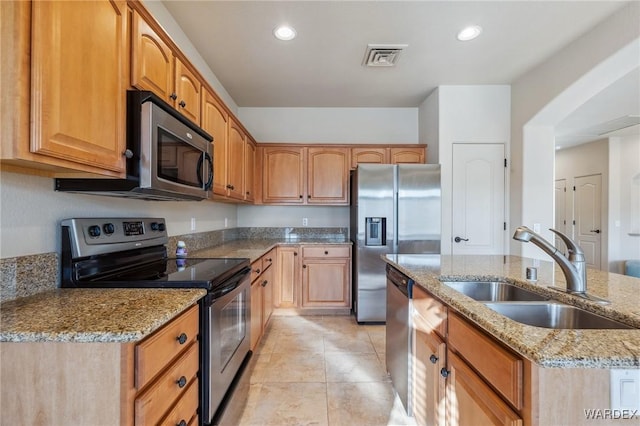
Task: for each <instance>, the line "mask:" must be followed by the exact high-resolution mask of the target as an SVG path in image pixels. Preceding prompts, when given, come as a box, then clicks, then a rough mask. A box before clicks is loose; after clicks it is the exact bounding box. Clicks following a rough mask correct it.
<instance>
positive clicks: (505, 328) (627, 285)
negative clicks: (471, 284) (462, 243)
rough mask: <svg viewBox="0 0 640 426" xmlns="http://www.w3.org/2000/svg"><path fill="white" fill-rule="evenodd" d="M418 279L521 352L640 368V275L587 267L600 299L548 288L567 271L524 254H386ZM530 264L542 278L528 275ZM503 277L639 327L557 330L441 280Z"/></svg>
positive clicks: (538, 358)
mask: <svg viewBox="0 0 640 426" xmlns="http://www.w3.org/2000/svg"><path fill="white" fill-rule="evenodd" d="M383 259H384V260H385V262H387V263H389V264H391V265H393V266H395V267H396V268H397V269H399V270H400V271H402V272H404V273H405V274H406V275H408V276H409V277H410V278H413V279H414V280H415V281H416V283H417V284H418V285H420V286H421V287H423V288H424V289H425V290H427V291H429V292H430V293H432V294H433V295H434V296H436V297H437V298H439V299H440V300H442V301H443V302H445V303H446V304H448V305H449V306H451V307H452V308H453V309H455V310H456V311H458V312H459V313H460V314H462V316H464V317H465V318H467V319H468V320H470V321H471V322H473V323H475V324H476V325H478V326H479V327H480V328H482V329H484V330H485V331H486V332H488V333H489V334H491V335H493V336H494V337H495V338H496V339H498V340H499V341H501V342H502V343H504V344H505V345H506V346H508V347H510V348H512V349H513V350H514V351H516V352H517V353H519V354H521V355H522V356H524V357H526V358H527V359H529V360H531V361H533V362H534V363H536V364H538V365H540V366H542V367H563V368H572V367H575V368H640V279H638V278H633V277H627V276H624V275H619V274H612V273H608V272H604V271H598V270H592V269H588V271H587V283H588V284H587V289H588V292H589V293H591V294H593V295H595V296H599V297H603V298H606V299H608V300H610V301H611V304H610V305H599V304H595V303H593V302H589V301H585V300H583V299H581V298H578V297H575V296H571V295H569V294H566V293H563V292H559V291H555V290H552V289H549V288H548V287H550V286H557V287H562V288H565V287H566V282H565V280H564V275H563V274H562V272H561V271H560V269H559V268H557V267H555V266H554V264H553V263H551V262H545V261H535V260H533V259H528V258H522V257H519V256H440V255H401V254H400V255H387V256H384V257H383ZM529 266H536V267H537V268H538V281H537V282H531V281H527V280H526V279H525V271H526V268H527V267H529ZM466 280H480V281H489V280H501V281H507V282H510V283H512V284H514V285H517V286H519V287H523V288H526V289H530V290H533V291H536V292H538V293H540V294H543V295H545V296H548V297H549V298H553V299H555V300H557V301H560V302H563V303H567V304H570V305H574V306H578V307H580V308H583V309H586V310H589V311H591V312H594V313H597V314H600V315H603V316H606V317H609V318H612V319H616V320H619V321H621V322H624V323H626V324H628V325H630V326H633V327H637V328H639V329H636V330H554V329H548V328H541V327H534V326H529V325H525V324H522V323H519V322H516V321H513V320H511V319H509V318H507V317H505V316H503V315H500V314H498V313H497V312H495V311H493V310H491V309H489V308H487V307H486V306H485V305H484V304H483V303H482V302H477V301H475V300H473V299H471V298H469V297H467V296H465V295H463V294H462V293H459V292H457V291H455V290H453V289H452V288H450V287H447V286H445V285H443V284H441V282H440V281H466Z"/></svg>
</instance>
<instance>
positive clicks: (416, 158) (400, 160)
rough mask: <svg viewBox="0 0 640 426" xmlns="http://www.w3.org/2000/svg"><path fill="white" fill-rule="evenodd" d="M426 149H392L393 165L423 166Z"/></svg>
mask: <svg viewBox="0 0 640 426" xmlns="http://www.w3.org/2000/svg"><path fill="white" fill-rule="evenodd" d="M425 149H426V148H425V147H416V148H391V158H390V160H391V164H423V163H424V162H425V160H426V154H425Z"/></svg>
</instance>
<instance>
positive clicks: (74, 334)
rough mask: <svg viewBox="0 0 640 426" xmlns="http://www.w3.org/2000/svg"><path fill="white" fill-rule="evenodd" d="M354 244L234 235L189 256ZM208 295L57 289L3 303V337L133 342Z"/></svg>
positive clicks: (189, 291)
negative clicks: (280, 246) (283, 247)
mask: <svg viewBox="0 0 640 426" xmlns="http://www.w3.org/2000/svg"><path fill="white" fill-rule="evenodd" d="M292 244H295V245H297V244H323V245H327V244H351V242H350V241H349V240H347V239H345V238H339V237H335V238H327V237H324V238H304V239H302V238H300V239H250V240H235V241H230V242H228V243H223V244H220V245H217V246H214V247H210V248H206V249H202V250H197V251H193V252H190V253H189V257H198V258H205V257H236V258H249V259H251V261H252V262H253V261H255V260H257V259H259V258H260V257H261V256H263V255H264V254H265V253H267V252H268V251H269V250H271V249H272V248H274V247H276V246H278V245H292ZM205 295H206V290H204V289H108V288H105V289H96V288H92V289H56V290H49V291H45V292H41V293H38V294H35V295H33V296H28V297H22V298H19V299H15V300H11V301H7V302H3V303H2V304H0V342H45V341H50V342H132V341H137V340H140V339H142V338H144V337H145V336H147V335H148V334H150V333H152V332H153V331H154V330H156V329H158V328H160V327H161V326H162V325H163V324H165V323H166V322H168V321H169V320H171V319H172V318H174V317H175V316H177V315H178V314H179V313H181V312H182V311H184V310H185V309H186V308H188V307H189V306H191V305H193V304H194V303H196V302H197V301H198V300H199V299H200V298H202V297H203V296H205Z"/></svg>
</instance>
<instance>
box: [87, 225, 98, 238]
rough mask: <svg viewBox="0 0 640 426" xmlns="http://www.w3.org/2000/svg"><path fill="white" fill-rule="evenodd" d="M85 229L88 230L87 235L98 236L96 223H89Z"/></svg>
mask: <svg viewBox="0 0 640 426" xmlns="http://www.w3.org/2000/svg"><path fill="white" fill-rule="evenodd" d="M87 231H88V232H89V235H90V236H92V237H99V236H100V227H99V226H98V225H91V226H90V227H89V229H87Z"/></svg>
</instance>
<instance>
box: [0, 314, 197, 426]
mask: <svg viewBox="0 0 640 426" xmlns="http://www.w3.org/2000/svg"><path fill="white" fill-rule="evenodd" d="M198 324H199V310H198V306H193V307H191V308H189V309H188V310H186V311H185V312H184V313H182V314H180V315H179V316H178V317H176V318H175V319H173V320H171V321H170V322H169V323H168V324H166V325H165V326H163V327H162V328H161V329H159V330H157V331H155V332H154V333H152V334H151V335H149V336H147V337H146V338H144V339H143V340H141V341H140V342H128V343H75V342H29V343H13V342H2V343H0V358H1V359H2V362H1V363H0V375H1V377H2V383H1V386H0V404H1V405H2V410H1V411H0V424H16V425H17V424H34V425H35V424H51V425H61V424H74V425H103V424H105V425H106V424H114V425H115V424H120V425H146V424H180V422H181V421H182V420H184V422H185V423H184V424H190V423H192V424H197V410H198V388H199V385H198V378H197V376H198V367H199V346H198V341H197V338H196V337H197V334H198ZM193 325H195V329H194V328H193ZM194 333H195V334H194ZM183 334H184V335H185V337H181V336H182V335H183ZM181 341H182V342H184V343H182V344H181V343H180V342H181ZM194 420H195V421H196V423H193V422H194Z"/></svg>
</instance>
